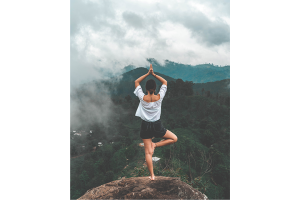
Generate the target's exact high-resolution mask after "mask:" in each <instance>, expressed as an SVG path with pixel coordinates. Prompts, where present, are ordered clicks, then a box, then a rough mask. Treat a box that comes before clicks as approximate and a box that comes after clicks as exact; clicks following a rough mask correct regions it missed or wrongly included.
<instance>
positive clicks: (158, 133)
mask: <svg viewBox="0 0 300 200" xmlns="http://www.w3.org/2000/svg"><path fill="white" fill-rule="evenodd" d="M150 74H152V75H153V76H154V77H155V78H157V79H158V80H159V81H160V82H161V83H162V85H161V87H160V90H159V93H158V94H157V95H155V91H156V83H155V81H154V80H153V79H149V80H148V81H147V82H146V91H147V95H145V94H144V93H143V91H142V87H141V86H140V82H141V81H142V80H144V79H145V78H146V77H147V76H149V75H150ZM166 91H167V81H166V80H165V79H164V78H162V77H161V76H158V75H156V74H154V71H153V67H152V64H150V69H149V71H148V73H147V74H145V75H143V76H141V77H139V78H138V79H136V80H135V90H134V94H135V95H136V96H137V97H138V98H139V100H140V103H139V106H138V108H137V110H136V113H135V116H138V117H140V118H141V119H142V123H141V129H140V137H141V138H142V140H143V142H144V148H145V159H146V163H147V167H148V170H149V172H150V176H149V178H150V179H151V180H155V176H154V172H153V164H152V155H153V153H154V149H155V148H157V147H162V146H166V145H170V144H173V143H175V142H177V139H178V138H177V136H176V135H175V134H174V133H172V132H171V131H169V130H167V129H165V127H164V126H163V124H162V122H161V120H160V115H161V105H162V101H163V98H164V97H165V94H166ZM152 138H163V139H164V140H161V141H159V142H156V143H154V142H152Z"/></svg>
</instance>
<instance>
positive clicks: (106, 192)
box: [79, 176, 208, 200]
mask: <svg viewBox="0 0 300 200" xmlns="http://www.w3.org/2000/svg"><path fill="white" fill-rule="evenodd" d="M79 199H203V200H204V199H205V200H208V198H207V197H206V195H205V194H202V193H201V192H199V191H198V190H196V189H194V188H192V187H191V186H190V185H188V184H186V183H185V182H182V181H180V178H174V177H164V176H155V180H153V181H151V180H150V179H149V178H148V176H147V177H131V178H122V179H121V180H116V181H112V182H109V183H106V184H104V185H101V186H99V187H96V188H93V189H91V190H89V191H87V192H86V193H85V194H84V195H83V196H82V197H80V198H79Z"/></svg>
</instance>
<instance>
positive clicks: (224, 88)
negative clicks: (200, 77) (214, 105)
mask: <svg viewBox="0 0 300 200" xmlns="http://www.w3.org/2000/svg"><path fill="white" fill-rule="evenodd" d="M202 89H203V93H205V92H206V91H210V94H214V95H215V94H218V95H219V96H220V95H223V96H229V95H230V79H225V80H221V81H215V82H207V83H195V84H194V85H193V91H194V94H196V95H197V94H203V93H202Z"/></svg>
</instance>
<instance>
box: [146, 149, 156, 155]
mask: <svg viewBox="0 0 300 200" xmlns="http://www.w3.org/2000/svg"><path fill="white" fill-rule="evenodd" d="M153 153H154V152H153V151H151V150H149V151H145V155H147V154H149V155H151V156H152V155H153Z"/></svg>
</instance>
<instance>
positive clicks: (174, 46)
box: [70, 0, 230, 86]
mask: <svg viewBox="0 0 300 200" xmlns="http://www.w3.org/2000/svg"><path fill="white" fill-rule="evenodd" d="M70 5H71V8H70V12H71V22H70V40H71V41H70V45H71V49H70V50H71V86H75V85H77V84H79V83H83V82H86V81H90V80H93V79H103V78H105V77H107V76H109V75H112V74H118V73H120V70H121V69H122V68H123V67H125V66H127V65H129V64H132V65H135V66H137V67H141V66H146V65H148V62H147V61H146V58H155V59H156V60H158V61H159V62H160V63H161V64H163V63H164V60H166V59H168V60H170V61H174V62H180V63H183V64H191V65H196V64H202V63H214V64H216V65H228V64H230V62H229V61H230V1H227V0H202V1H201V0H190V1H188V0H186V1H184V0H170V1H167V0H163V1H162V0H161V1H159V0H139V1H138V0H122V1H120V0H107V1H106V0H74V1H73V0H72V1H70ZM154 70H155V69H154Z"/></svg>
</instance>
